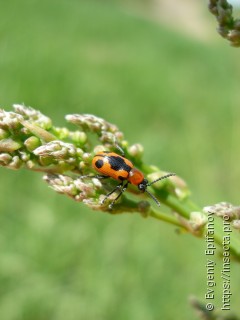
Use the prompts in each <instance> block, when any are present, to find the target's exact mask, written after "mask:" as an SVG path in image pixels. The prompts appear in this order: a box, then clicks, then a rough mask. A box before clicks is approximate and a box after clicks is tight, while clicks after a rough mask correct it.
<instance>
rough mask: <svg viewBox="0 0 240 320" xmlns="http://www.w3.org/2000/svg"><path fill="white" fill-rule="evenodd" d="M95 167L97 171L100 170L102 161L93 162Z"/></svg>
mask: <svg viewBox="0 0 240 320" xmlns="http://www.w3.org/2000/svg"><path fill="white" fill-rule="evenodd" d="M95 166H96V167H97V168H98V169H101V168H102V166H103V160H101V159H98V160H97V161H96V162H95Z"/></svg>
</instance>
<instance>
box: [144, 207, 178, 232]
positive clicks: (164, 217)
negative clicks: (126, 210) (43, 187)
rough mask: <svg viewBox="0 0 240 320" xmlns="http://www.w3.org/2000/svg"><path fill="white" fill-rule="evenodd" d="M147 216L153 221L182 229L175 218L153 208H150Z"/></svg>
mask: <svg viewBox="0 0 240 320" xmlns="http://www.w3.org/2000/svg"><path fill="white" fill-rule="evenodd" d="M148 215H149V216H151V217H153V218H155V219H158V220H162V221H164V222H167V223H171V224H173V225H175V226H177V227H180V228H183V226H182V224H181V223H180V221H179V220H178V219H177V217H175V216H173V215H170V214H166V213H164V212H161V211H159V210H157V209H155V208H153V207H151V210H150V211H149V213H148Z"/></svg>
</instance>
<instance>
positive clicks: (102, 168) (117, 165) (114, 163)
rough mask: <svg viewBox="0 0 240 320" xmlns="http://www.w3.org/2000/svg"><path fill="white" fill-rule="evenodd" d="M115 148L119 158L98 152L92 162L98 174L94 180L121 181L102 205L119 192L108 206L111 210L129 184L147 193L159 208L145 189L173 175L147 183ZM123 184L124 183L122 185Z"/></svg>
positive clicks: (116, 155)
mask: <svg viewBox="0 0 240 320" xmlns="http://www.w3.org/2000/svg"><path fill="white" fill-rule="evenodd" d="M116 147H117V148H118V150H119V151H120V152H121V153H122V155H121V156H120V155H119V154H117V153H115V152H108V151H103V152H98V153H97V154H96V155H95V156H94V158H93V160H92V166H93V168H94V169H95V170H96V171H98V172H99V173H100V175H97V176H96V178H99V179H104V178H113V179H115V180H119V181H121V183H120V184H119V185H117V186H116V187H115V188H114V189H113V190H112V191H111V192H109V193H108V194H107V195H106V196H105V198H104V199H103V200H102V204H103V203H104V202H105V201H106V199H107V198H108V197H109V196H110V195H111V194H112V193H114V192H115V191H116V190H120V192H119V194H118V195H117V197H116V198H115V199H114V200H113V201H112V203H111V204H110V205H109V208H110V209H111V208H112V207H113V205H114V203H115V202H116V201H117V200H118V199H119V198H120V196H121V195H122V194H123V192H124V191H125V190H126V189H127V187H128V184H129V183H131V184H133V185H135V186H137V187H138V189H139V190H140V191H141V192H147V193H148V194H149V195H150V196H151V197H152V199H153V200H154V201H155V202H156V203H157V205H158V206H160V203H159V201H158V200H157V198H156V197H155V196H154V195H153V194H151V193H150V192H149V191H148V190H147V187H149V186H151V185H152V184H153V183H155V182H157V181H159V180H163V179H166V178H168V177H170V176H174V175H175V173H168V174H166V175H164V176H162V177H160V178H158V179H156V180H154V181H153V182H151V183H149V182H148V180H147V179H145V178H144V175H143V173H142V172H141V171H140V170H138V169H136V168H135V167H134V166H133V164H132V162H131V161H130V160H128V159H126V158H125V156H124V151H123V150H122V148H121V147H120V146H118V145H117V146H116ZM124 182H126V183H125V184H124Z"/></svg>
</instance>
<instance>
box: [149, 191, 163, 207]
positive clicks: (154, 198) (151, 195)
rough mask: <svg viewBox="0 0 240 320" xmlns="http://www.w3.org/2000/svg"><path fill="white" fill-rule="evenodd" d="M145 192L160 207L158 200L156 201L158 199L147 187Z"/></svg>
mask: <svg viewBox="0 0 240 320" xmlns="http://www.w3.org/2000/svg"><path fill="white" fill-rule="evenodd" d="M145 192H147V194H149V196H150V197H151V198H152V199H153V200H154V201H155V202H156V204H157V205H158V206H159V207H160V202H159V201H158V199H157V198H156V197H155V196H154V195H153V194H151V192H149V191H148V190H147V189H146V190H145Z"/></svg>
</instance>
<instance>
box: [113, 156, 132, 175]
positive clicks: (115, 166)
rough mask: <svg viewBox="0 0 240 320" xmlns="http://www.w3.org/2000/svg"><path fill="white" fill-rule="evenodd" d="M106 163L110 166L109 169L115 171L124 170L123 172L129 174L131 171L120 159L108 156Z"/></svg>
mask: <svg viewBox="0 0 240 320" xmlns="http://www.w3.org/2000/svg"><path fill="white" fill-rule="evenodd" d="M108 161H109V164H110V166H111V169H113V170H115V171H119V170H124V171H127V172H130V171H131V169H132V168H131V167H130V166H129V165H127V164H126V162H125V161H124V159H123V158H121V157H117V156H116V157H115V156H110V157H109V158H108Z"/></svg>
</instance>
